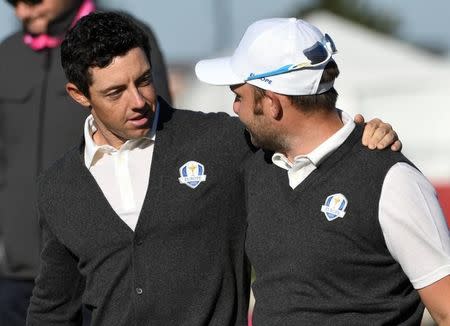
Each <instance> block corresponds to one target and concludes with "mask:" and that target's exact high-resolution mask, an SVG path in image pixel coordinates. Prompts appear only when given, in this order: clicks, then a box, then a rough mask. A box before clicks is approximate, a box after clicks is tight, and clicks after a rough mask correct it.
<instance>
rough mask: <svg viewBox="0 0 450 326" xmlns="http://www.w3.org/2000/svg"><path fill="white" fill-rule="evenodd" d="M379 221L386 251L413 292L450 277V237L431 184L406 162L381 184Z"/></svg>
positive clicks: (389, 173) (395, 167) (393, 169)
mask: <svg viewBox="0 0 450 326" xmlns="http://www.w3.org/2000/svg"><path fill="white" fill-rule="evenodd" d="M379 204H380V205H379V214H378V217H379V221H380V225H381V229H382V231H383V235H384V238H385V241H386V245H387V248H388V249H389V251H390V253H391V254H392V256H393V257H394V259H395V260H396V261H397V262H398V263H399V264H400V265H401V266H402V268H403V271H404V272H405V274H406V275H407V276H408V278H409V279H410V281H411V283H412V285H413V286H414V288H415V289H421V288H423V287H426V286H428V285H430V284H432V283H434V282H436V281H438V280H440V279H441V278H443V277H445V276H446V275H449V274H450V235H449V229H448V227H447V224H446V221H445V217H444V214H443V212H442V209H441V207H440V205H439V202H438V200H437V197H436V192H435V190H434V188H433V186H432V185H431V184H430V182H429V181H428V180H427V179H426V178H425V176H423V174H421V173H420V172H419V171H417V170H416V169H415V168H413V167H412V166H410V165H409V164H406V163H397V164H395V165H394V166H393V167H392V168H391V169H390V170H389V171H388V173H387V175H386V178H385V180H384V183H383V187H382V191H381V196H380V203H379Z"/></svg>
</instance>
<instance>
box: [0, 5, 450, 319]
mask: <svg viewBox="0 0 450 326" xmlns="http://www.w3.org/2000/svg"><path fill="white" fill-rule="evenodd" d="M97 3H98V4H99V5H100V6H101V7H103V8H108V9H111V8H113V9H120V10H124V11H127V12H129V13H131V14H133V15H134V16H135V17H137V18H140V19H141V20H143V21H145V22H146V23H148V24H149V25H150V26H152V28H153V30H154V32H155V34H156V36H157V38H158V40H159V44H160V46H161V49H162V51H163V53H164V55H165V58H166V61H167V64H168V67H169V78H170V86H171V91H172V94H173V98H174V102H175V106H176V107H178V108H189V109H192V110H202V111H225V112H228V113H230V114H233V112H232V109H231V107H232V101H233V96H232V94H231V92H230V91H229V90H228V89H227V88H225V87H213V86H208V85H205V84H202V83H200V82H199V81H197V80H196V78H195V75H194V65H195V63H196V61H198V60H200V59H204V58H208V57H216V56H222V55H224V56H225V55H229V54H231V52H232V50H233V49H234V48H235V47H236V46H237V43H238V41H239V39H240V37H241V36H242V34H243V33H244V31H245V29H246V27H247V26H248V25H249V24H251V23H252V22H254V21H255V20H258V19H262V18H268V17H293V16H295V17H299V18H303V19H305V20H307V21H309V22H311V23H313V24H314V25H316V26H318V27H319V28H320V29H321V30H322V32H326V33H328V34H330V35H331V36H332V38H333V39H334V41H335V43H336V45H337V48H338V50H339V53H338V55H337V56H336V61H337V63H338V65H339V67H340V70H341V75H340V77H339V78H338V80H337V83H336V89H337V90H338V92H339V93H340V97H339V100H338V107H339V108H341V109H343V110H345V111H347V112H349V113H351V114H355V113H362V114H363V115H364V116H365V117H366V119H370V118H373V117H379V118H381V119H383V120H385V121H388V122H389V123H391V124H392V125H393V126H394V128H395V130H397V131H398V133H399V135H400V138H401V140H402V141H403V144H404V153H405V154H406V155H407V156H408V157H409V158H410V159H412V160H413V162H414V163H415V164H416V165H417V166H418V167H419V169H421V170H422V172H423V173H424V174H425V175H426V176H427V177H428V178H429V179H430V180H431V181H432V182H433V184H434V185H435V187H436V188H437V190H438V193H439V196H440V201H441V204H442V206H443V208H444V211H445V213H446V216H447V218H449V217H450V33H449V32H448V31H449V30H450V19H449V14H448V13H449V12H450V2H449V1H448V0H429V1H419V0H397V1H390V0H360V1H358V0H353V1H352V0H322V1H320V0H315V1H314V0H276V1H274V0H246V1H238V0H226V1H224V0H191V1H175V0H164V1H148V0H147V1H144V0H128V1H118V0H109V1H106V0H103V1H97ZM19 28H20V26H19V24H18V22H17V20H16V19H15V17H14V14H13V11H12V8H11V7H10V6H8V5H7V4H6V2H4V1H0V41H1V40H3V39H4V38H5V37H6V36H8V35H9V34H10V33H12V32H13V31H15V30H17V29H19ZM0 73H1V72H0ZM430 325H431V324H430Z"/></svg>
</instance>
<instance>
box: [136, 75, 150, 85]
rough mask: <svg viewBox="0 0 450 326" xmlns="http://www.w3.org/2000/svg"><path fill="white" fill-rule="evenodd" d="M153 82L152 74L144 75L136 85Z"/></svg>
mask: <svg viewBox="0 0 450 326" xmlns="http://www.w3.org/2000/svg"><path fill="white" fill-rule="evenodd" d="M152 82H153V78H152V74H148V75H145V76H144V77H143V78H142V79H141V80H140V81H138V83H137V85H138V87H145V86H148V85H150V84H151V83H152Z"/></svg>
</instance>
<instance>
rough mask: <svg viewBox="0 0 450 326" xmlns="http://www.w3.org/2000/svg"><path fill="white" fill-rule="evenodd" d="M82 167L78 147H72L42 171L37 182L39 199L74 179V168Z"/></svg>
mask: <svg viewBox="0 0 450 326" xmlns="http://www.w3.org/2000/svg"><path fill="white" fill-rule="evenodd" d="M80 166H82V160H81V156H80V149H79V147H74V148H72V149H70V150H69V151H68V152H66V153H65V154H64V155H63V156H62V157H61V158H59V159H58V160H56V161H55V162H54V163H53V164H52V165H51V166H50V167H49V168H48V169H46V170H45V171H43V172H42V173H41V174H40V175H39V177H38V180H37V186H38V194H39V197H41V196H46V195H47V194H49V193H51V192H55V191H58V187H59V186H61V185H62V184H67V183H70V179H71V178H74V177H76V173H75V168H79V167H80Z"/></svg>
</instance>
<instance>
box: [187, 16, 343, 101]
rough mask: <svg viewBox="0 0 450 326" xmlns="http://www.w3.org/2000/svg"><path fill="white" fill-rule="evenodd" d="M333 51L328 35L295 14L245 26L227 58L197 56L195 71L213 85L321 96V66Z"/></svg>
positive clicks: (324, 85) (332, 44) (325, 86)
mask: <svg viewBox="0 0 450 326" xmlns="http://www.w3.org/2000/svg"><path fill="white" fill-rule="evenodd" d="M336 52H337V50H336V47H335V45H334V43H333V41H332V39H331V37H330V36H329V35H328V34H325V35H324V34H322V32H321V31H320V30H319V29H318V28H317V27H315V26H313V25H311V24H309V23H307V22H305V21H303V20H301V19H296V18H271V19H263V20H259V21H257V22H255V23H253V24H252V25H250V26H249V27H248V28H247V31H246V32H245V34H244V36H243V37H242V39H241V41H240V43H239V46H238V47H237V49H236V50H235V51H234V54H233V55H232V56H231V57H223V58H217V59H209V60H201V61H199V62H198V63H197V64H196V66H195V73H196V75H197V77H198V79H200V80H201V81H203V82H205V83H208V84H213V85H237V84H243V83H249V84H252V85H255V86H258V87H260V88H262V89H266V90H271V91H274V92H276V93H280V94H285V95H312V94H320V93H323V92H325V91H327V90H329V89H330V88H331V87H333V82H330V83H326V84H324V83H323V84H320V79H321V78H322V73H323V69H324V68H325V66H326V64H327V63H328V62H329V61H330V60H332V57H333V55H334V54H335V53H336Z"/></svg>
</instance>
